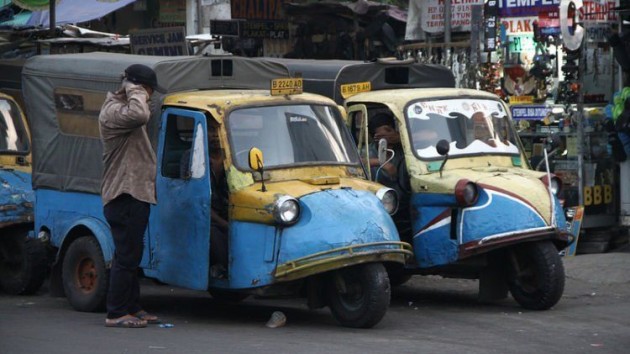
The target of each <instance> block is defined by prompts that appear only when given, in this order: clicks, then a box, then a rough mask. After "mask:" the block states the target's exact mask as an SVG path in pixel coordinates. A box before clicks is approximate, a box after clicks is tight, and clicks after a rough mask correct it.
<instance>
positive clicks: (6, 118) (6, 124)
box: [0, 98, 28, 153]
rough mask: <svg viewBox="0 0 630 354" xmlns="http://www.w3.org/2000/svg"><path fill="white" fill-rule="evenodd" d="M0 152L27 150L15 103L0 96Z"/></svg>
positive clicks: (24, 133)
mask: <svg viewBox="0 0 630 354" xmlns="http://www.w3.org/2000/svg"><path fill="white" fill-rule="evenodd" d="M0 152H11V153H16V152H28V139H27V135H26V131H25V130H24V126H23V125H22V117H21V115H20V111H19V110H18V107H17V105H16V104H15V103H14V102H12V101H8V100H6V99H3V98H0Z"/></svg>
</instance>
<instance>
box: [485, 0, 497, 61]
mask: <svg viewBox="0 0 630 354" xmlns="http://www.w3.org/2000/svg"><path fill="white" fill-rule="evenodd" d="M498 9H499V7H498V0H488V2H486V4H485V5H484V9H483V16H484V38H485V42H484V51H486V52H494V51H495V50H496V48H497V22H498V21H497V14H498Z"/></svg>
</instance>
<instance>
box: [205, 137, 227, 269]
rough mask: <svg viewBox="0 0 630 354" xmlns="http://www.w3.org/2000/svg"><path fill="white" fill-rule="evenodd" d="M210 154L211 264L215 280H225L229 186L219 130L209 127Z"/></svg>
mask: <svg viewBox="0 0 630 354" xmlns="http://www.w3.org/2000/svg"><path fill="white" fill-rule="evenodd" d="M208 152H209V155H210V179H211V180H210V186H211V188H212V200H211V202H210V203H211V205H210V263H211V273H212V276H213V277H215V278H224V277H225V276H226V272H227V269H228V232H229V223H228V200H229V194H228V185H227V177H226V174H225V168H224V167H223V161H224V159H225V156H224V154H223V149H222V148H221V141H220V139H219V133H218V128H217V127H216V126H213V125H212V124H210V125H209V126H208Z"/></svg>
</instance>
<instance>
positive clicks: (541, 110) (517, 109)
mask: <svg viewBox="0 0 630 354" xmlns="http://www.w3.org/2000/svg"><path fill="white" fill-rule="evenodd" d="M520 97H527V96H520ZM530 97H531V96H530ZM510 104H512V98H511V97H510ZM510 111H512V119H528V120H541V119H543V118H545V117H546V116H547V115H548V114H549V112H551V109H550V108H549V107H547V106H544V105H524V106H511V107H510Z"/></svg>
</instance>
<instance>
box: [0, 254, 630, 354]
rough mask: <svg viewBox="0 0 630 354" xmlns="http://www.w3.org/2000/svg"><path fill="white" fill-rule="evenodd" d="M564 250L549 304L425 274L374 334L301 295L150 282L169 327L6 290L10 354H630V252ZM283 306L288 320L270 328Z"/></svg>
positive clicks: (146, 290)
mask: <svg viewBox="0 0 630 354" xmlns="http://www.w3.org/2000/svg"><path fill="white" fill-rule="evenodd" d="M625 251H626V252H620V251H617V252H610V253H604V254H592V255H578V256H574V257H565V258H564V264H565V268H566V274H567V281H566V288H565V292H564V296H563V298H562V299H561V300H560V302H559V303H558V304H557V305H556V306H555V307H554V308H552V309H550V310H548V311H542V312H537V311H527V310H523V309H522V308H520V307H519V306H518V305H517V304H516V303H515V302H514V300H513V299H511V298H508V299H506V300H503V301H500V302H497V303H491V304H483V303H479V302H478V301H477V282H476V281H472V280H461V279H443V278H440V277H433V276H430V277H421V276H416V277H414V278H413V279H412V280H411V281H410V282H409V283H407V284H405V285H404V286H401V287H398V288H396V289H395V291H394V293H393V296H392V304H391V307H390V309H389V311H388V313H387V315H386V316H385V318H384V319H383V320H382V321H381V322H380V323H379V324H378V325H377V326H376V327H375V328H373V329H369V330H360V329H349V328H344V327H340V326H338V325H337V324H336V322H335V321H334V319H333V318H332V316H331V315H330V312H329V311H328V310H327V309H322V310H317V311H309V310H308V309H307V308H306V305H305V304H304V302H303V301H302V300H292V299H281V300H267V299H254V298H250V299H247V300H245V301H244V302H242V303H241V304H237V305H225V304H221V303H219V302H216V301H214V300H213V299H212V298H211V297H210V296H209V295H208V294H207V293H205V292H199V291H189V290H184V289H178V288H173V287H170V286H165V285H157V284H154V283H153V282H151V281H149V280H145V281H144V282H143V288H142V291H143V296H142V300H143V303H144V305H145V307H146V308H147V309H148V310H151V311H153V312H155V313H157V314H159V315H160V316H161V317H162V318H163V319H164V321H165V322H166V323H168V324H171V325H172V327H170V328H163V327H160V326H157V325H151V326H150V327H148V328H144V329H118V328H105V327H104V318H105V316H104V314H103V313H80V312H76V311H74V310H72V309H71V307H70V306H69V305H68V303H67V301H66V299H64V298H52V297H50V296H49V295H48V293H47V289H46V288H45V287H44V288H42V290H41V291H40V292H39V293H38V294H37V295H35V296H24V297H18V296H8V295H6V294H0V353H2V354H12V353H275V354H277V353H326V354H330V353H627V352H628V348H630V247H626V249H625ZM274 311H281V312H283V313H284V314H285V315H286V317H287V322H286V325H285V326H283V327H280V328H274V329H272V328H267V327H265V323H266V322H267V320H268V319H269V317H270V315H271V314H272V313H273V312H274Z"/></svg>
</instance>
